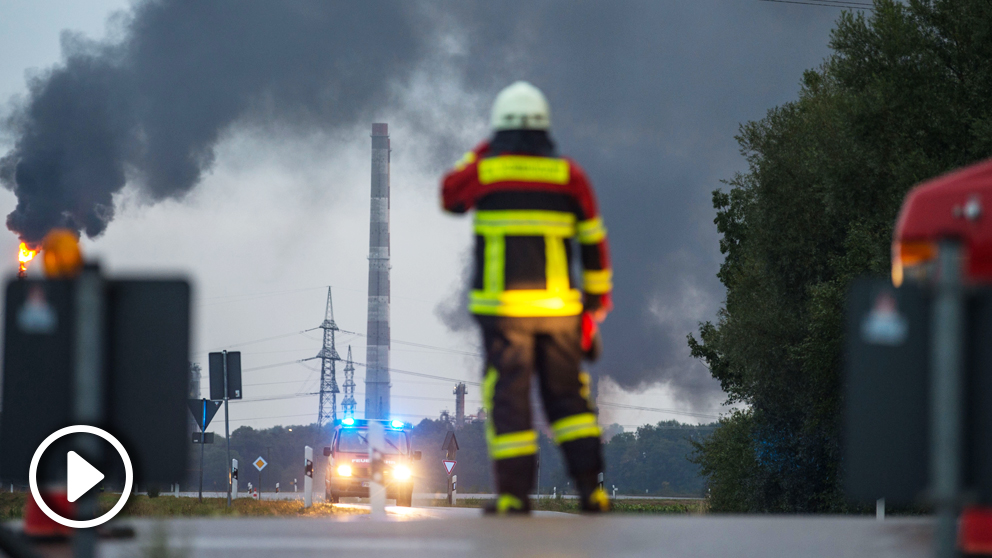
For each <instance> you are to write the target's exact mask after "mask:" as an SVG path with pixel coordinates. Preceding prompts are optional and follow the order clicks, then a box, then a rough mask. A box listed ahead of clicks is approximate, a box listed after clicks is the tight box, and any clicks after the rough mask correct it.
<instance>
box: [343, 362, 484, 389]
mask: <svg viewBox="0 0 992 558" xmlns="http://www.w3.org/2000/svg"><path fill="white" fill-rule="evenodd" d="M352 364H354V365H355V366H361V367H363V368H367V367H368V365H366V364H365V363H364V362H353V363H352ZM386 370H389V371H390V372H396V373H397V374H408V375H410V376H417V377H418V378H430V379H432V380H440V381H442V382H455V383H458V382H462V383H466V384H468V385H471V386H481V385H482V382H471V381H468V380H461V379H458V378H448V377H447V376H436V375H434V374H424V373H423V372H412V371H410V370H400V369H399V368H387V369H386Z"/></svg>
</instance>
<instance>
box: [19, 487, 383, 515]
mask: <svg viewBox="0 0 992 558" xmlns="http://www.w3.org/2000/svg"><path fill="white" fill-rule="evenodd" d="M26 497H27V493H24V492H15V493H13V494H11V493H0V520H7V519H19V518H20V517H21V514H22V513H23V510H24V500H25V498H26ZM117 498H118V495H117V494H101V495H100V507H101V508H102V510H103V511H106V510H109V509H110V508H111V507H112V506H113V505H114V504H115V503H116V502H117ZM363 513H367V512H366V511H364V510H360V509H353V508H334V507H333V506H331V505H330V504H324V503H314V505H313V507H311V508H304V507H303V503H302V502H301V501H299V500H262V501H261V502H259V501H256V500H253V499H251V498H238V499H236V500H234V502H233V505H232V506H231V507H230V508H228V507H227V499H226V498H204V499H203V502H200V501H199V500H197V499H196V498H174V497H172V496H159V497H158V498H149V497H148V496H145V495H143V494H139V495H134V494H132V495H131V497H130V498H128V500H127V505H126V506H124V509H123V510H122V511H121V514H120V516H119V517H205V516H206V517H209V516H218V517H219V516H246V517H258V516H282V517H287V516H298V517H320V516H329V515H353V514H363Z"/></svg>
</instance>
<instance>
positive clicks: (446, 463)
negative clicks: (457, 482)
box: [441, 459, 455, 475]
mask: <svg viewBox="0 0 992 558" xmlns="http://www.w3.org/2000/svg"><path fill="white" fill-rule="evenodd" d="M441 463H444V468H445V469H447V470H448V474H449V475H450V474H451V470H452V469H454V468H455V462H454V461H451V460H448V459H443V460H441Z"/></svg>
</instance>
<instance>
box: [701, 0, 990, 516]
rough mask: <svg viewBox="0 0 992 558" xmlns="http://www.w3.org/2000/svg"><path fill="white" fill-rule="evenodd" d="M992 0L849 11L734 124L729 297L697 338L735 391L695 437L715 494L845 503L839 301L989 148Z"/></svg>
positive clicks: (716, 506)
mask: <svg viewBox="0 0 992 558" xmlns="http://www.w3.org/2000/svg"><path fill="white" fill-rule="evenodd" d="M989 29H992V3H989V2H975V1H974V0H940V1H936V0H930V1H926V0H912V1H910V2H905V3H900V2H894V1H892V0H876V1H875V2H874V10H873V11H871V12H868V13H867V14H866V13H865V12H859V13H858V14H852V13H850V12H844V13H843V15H841V17H840V19H839V20H838V22H837V26H836V28H835V29H834V31H833V32H832V35H831V40H830V48H831V49H832V51H833V53H832V55H831V56H830V57H829V58H828V59H827V60H825V61H824V63H823V65H822V66H821V67H820V68H818V69H816V70H810V71H807V72H806V73H805V74H804V75H803V76H802V81H801V90H800V92H799V98H798V99H797V100H796V101H794V102H791V103H787V104H785V105H783V106H780V107H778V108H775V109H773V110H771V111H769V113H768V115H767V116H766V117H765V118H764V119H762V120H759V121H757V122H748V123H747V124H744V125H743V126H742V127H741V129H740V135H739V136H738V137H737V140H738V142H739V143H740V146H741V150H742V153H743V154H744V156H745V158H746V160H747V163H748V171H747V172H745V173H742V174H739V175H737V176H735V177H734V178H733V180H731V181H730V182H729V183H728V185H729V190H727V191H717V192H714V194H713V205H714V207H715V208H716V210H717V217H716V220H715V223H716V226H717V229H718V231H719V232H720V233H721V234H722V239H721V240H720V250H721V252H722V253H723V254H724V261H723V264H722V265H721V267H720V271H719V274H718V276H719V278H720V280H721V281H722V282H723V284H724V285H725V286H726V289H727V295H726V301H725V304H724V306H723V308H722V309H721V310H720V311H719V313H718V315H717V320H716V322H715V323H710V322H707V323H705V324H702V325H701V327H700V329H699V338H698V339H696V338H694V337H693V336H690V337H689V346H690V348H691V351H692V354H693V355H694V356H696V357H698V358H701V359H703V360H705V361H706V363H707V365H708V367H709V369H710V371H711V373H712V374H713V376H714V377H715V378H716V379H718V380H719V381H720V383H721V385H722V386H723V389H724V391H726V393H727V394H729V400H730V402H733V403H744V404H746V407H745V408H746V409H747V410H745V411H741V412H738V413H736V414H733V415H732V416H730V417H728V418H726V419H724V420H722V421H721V427H720V428H719V429H717V430H716V432H715V433H714V434H713V436H711V437H710V438H708V439H707V440H706V441H704V442H703V443H702V444H700V445H699V446H698V449H699V451H698V453H697V454H696V457H695V460H696V462H697V463H699V464H700V465H701V467H702V471H703V473H704V474H705V475H706V476H707V477H708V482H709V486H710V489H711V493H712V500H711V508H712V509H713V510H715V511H734V512H749V511H760V512H831V511H844V510H845V509H846V506H845V503H844V498H843V496H842V494H841V491H840V488H839V481H840V478H841V473H842V466H843V463H842V460H841V455H840V451H839V450H840V443H839V430H840V425H841V409H842V400H841V395H842V385H841V343H842V335H843V331H842V316H841V309H842V304H843V299H844V296H845V292H846V289H847V287H848V285H849V284H850V282H851V280H852V279H854V278H855V277H857V276H859V275H863V274H878V275H888V273H889V266H890V263H889V262H890V243H891V241H892V230H893V226H894V224H895V219H896V216H897V212H898V210H899V207H900V205H901V203H902V200H903V197H904V196H905V194H906V192H907V191H908V190H909V189H910V188H911V187H912V186H913V185H915V184H917V183H919V182H921V181H923V180H926V179H928V178H930V177H933V176H936V175H939V174H941V173H944V172H946V171H949V170H952V169H955V168H958V167H961V166H963V165H967V164H969V163H972V162H975V161H977V160H980V159H984V158H986V157H989V155H990V154H992V103H990V102H989V99H990V98H992V40H990V39H989Z"/></svg>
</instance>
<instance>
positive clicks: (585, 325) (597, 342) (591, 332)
mask: <svg viewBox="0 0 992 558" xmlns="http://www.w3.org/2000/svg"><path fill="white" fill-rule="evenodd" d="M580 346H581V347H582V354H583V356H585V358H586V360H588V361H589V362H596V361H597V360H599V355H601V354H602V353H603V338H602V337H601V336H600V335H599V326H598V325H596V319H595V318H594V317H593V315H592V314H591V313H590V312H583V313H582V341H581V342H580Z"/></svg>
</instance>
